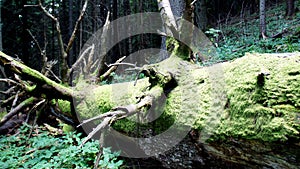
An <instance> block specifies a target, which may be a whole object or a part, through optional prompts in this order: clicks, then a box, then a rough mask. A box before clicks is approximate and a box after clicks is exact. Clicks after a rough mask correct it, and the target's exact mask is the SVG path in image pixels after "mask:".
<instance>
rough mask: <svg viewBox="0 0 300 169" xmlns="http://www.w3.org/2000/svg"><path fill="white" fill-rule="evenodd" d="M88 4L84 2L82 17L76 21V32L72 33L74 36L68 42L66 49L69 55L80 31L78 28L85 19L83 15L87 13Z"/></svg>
mask: <svg viewBox="0 0 300 169" xmlns="http://www.w3.org/2000/svg"><path fill="white" fill-rule="evenodd" d="M87 4H88V0H85V1H84V5H83V7H82V10H81V12H80V15H79V17H78V19H77V21H76V24H75V26H74V30H73V32H72V35H71V37H70V39H69V42H68V45H67V48H66V52H67V53H68V52H69V51H70V49H71V47H72V45H73V42H74V40H75V37H76V33H77V31H78V27H79V25H80V23H81V21H82V19H83V15H84V13H85V11H86V8H87Z"/></svg>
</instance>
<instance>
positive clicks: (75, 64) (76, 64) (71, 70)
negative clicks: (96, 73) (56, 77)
mask: <svg viewBox="0 0 300 169" xmlns="http://www.w3.org/2000/svg"><path fill="white" fill-rule="evenodd" d="M94 48H95V44H92V45H91V46H89V47H88V48H86V49H85V50H84V51H83V52H82V54H81V55H80V56H79V58H78V59H77V61H76V62H75V63H74V64H73V65H72V67H71V69H70V72H73V71H74V69H75V68H76V67H77V66H78V65H79V63H80V62H81V60H83V59H84V56H85V55H86V54H87V53H88V52H89V51H90V50H93V49H94Z"/></svg>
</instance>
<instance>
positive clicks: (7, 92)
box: [0, 86, 17, 95]
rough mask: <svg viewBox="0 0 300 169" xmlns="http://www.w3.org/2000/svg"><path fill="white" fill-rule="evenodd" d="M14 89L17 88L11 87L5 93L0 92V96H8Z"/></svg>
mask: <svg viewBox="0 0 300 169" xmlns="http://www.w3.org/2000/svg"><path fill="white" fill-rule="evenodd" d="M16 87H17V86H13V87H11V88H9V89H7V90H6V91H0V93H1V94H5V95H8V94H10V93H12V92H13V91H14V89H15V88H16Z"/></svg>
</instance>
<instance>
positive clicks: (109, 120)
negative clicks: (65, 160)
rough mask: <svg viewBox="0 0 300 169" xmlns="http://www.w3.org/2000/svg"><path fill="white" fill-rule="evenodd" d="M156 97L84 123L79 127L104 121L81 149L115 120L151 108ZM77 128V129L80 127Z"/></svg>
mask: <svg viewBox="0 0 300 169" xmlns="http://www.w3.org/2000/svg"><path fill="white" fill-rule="evenodd" d="M153 99H154V97H153V96H149V95H147V96H145V97H143V98H142V99H141V100H140V101H139V102H138V103H137V104H130V105H127V106H120V107H116V108H115V109H113V110H114V111H111V112H107V113H104V114H101V115H99V116H97V117H93V118H91V119H88V120H85V121H83V122H82V123H81V124H80V125H79V126H82V125H83V124H86V123H89V122H91V121H94V120H100V119H103V121H102V122H101V123H100V124H99V125H98V126H97V127H96V128H94V129H93V131H92V132H91V133H89V135H88V136H87V137H86V138H85V139H84V140H83V142H82V143H81V144H80V147H82V146H83V145H84V144H85V143H86V142H87V141H88V140H89V139H91V138H92V137H93V136H94V135H95V134H96V133H97V132H99V131H100V130H102V129H104V128H105V127H108V126H109V125H110V124H111V123H113V122H114V121H115V120H119V119H122V118H126V117H128V116H131V115H134V114H136V113H138V112H140V110H141V109H142V108H143V107H146V108H150V107H151V105H152V102H153ZM79 126H77V127H79Z"/></svg>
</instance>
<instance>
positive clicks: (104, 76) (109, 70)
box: [99, 56, 127, 81]
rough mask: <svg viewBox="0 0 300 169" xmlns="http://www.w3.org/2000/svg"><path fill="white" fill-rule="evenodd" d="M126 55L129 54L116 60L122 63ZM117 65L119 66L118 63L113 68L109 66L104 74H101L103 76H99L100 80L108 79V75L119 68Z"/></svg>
mask: <svg viewBox="0 0 300 169" xmlns="http://www.w3.org/2000/svg"><path fill="white" fill-rule="evenodd" d="M126 57H127V56H123V57H121V58H120V59H118V60H117V61H116V63H121V62H122V61H123V60H124V59H125V58H126ZM117 67H118V66H117V65H116V66H112V67H111V68H109V69H108V70H107V71H106V72H105V73H104V74H103V75H101V76H100V77H99V81H103V80H105V79H107V78H108V76H109V75H110V74H111V73H112V72H114V71H115V70H116V69H117Z"/></svg>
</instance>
